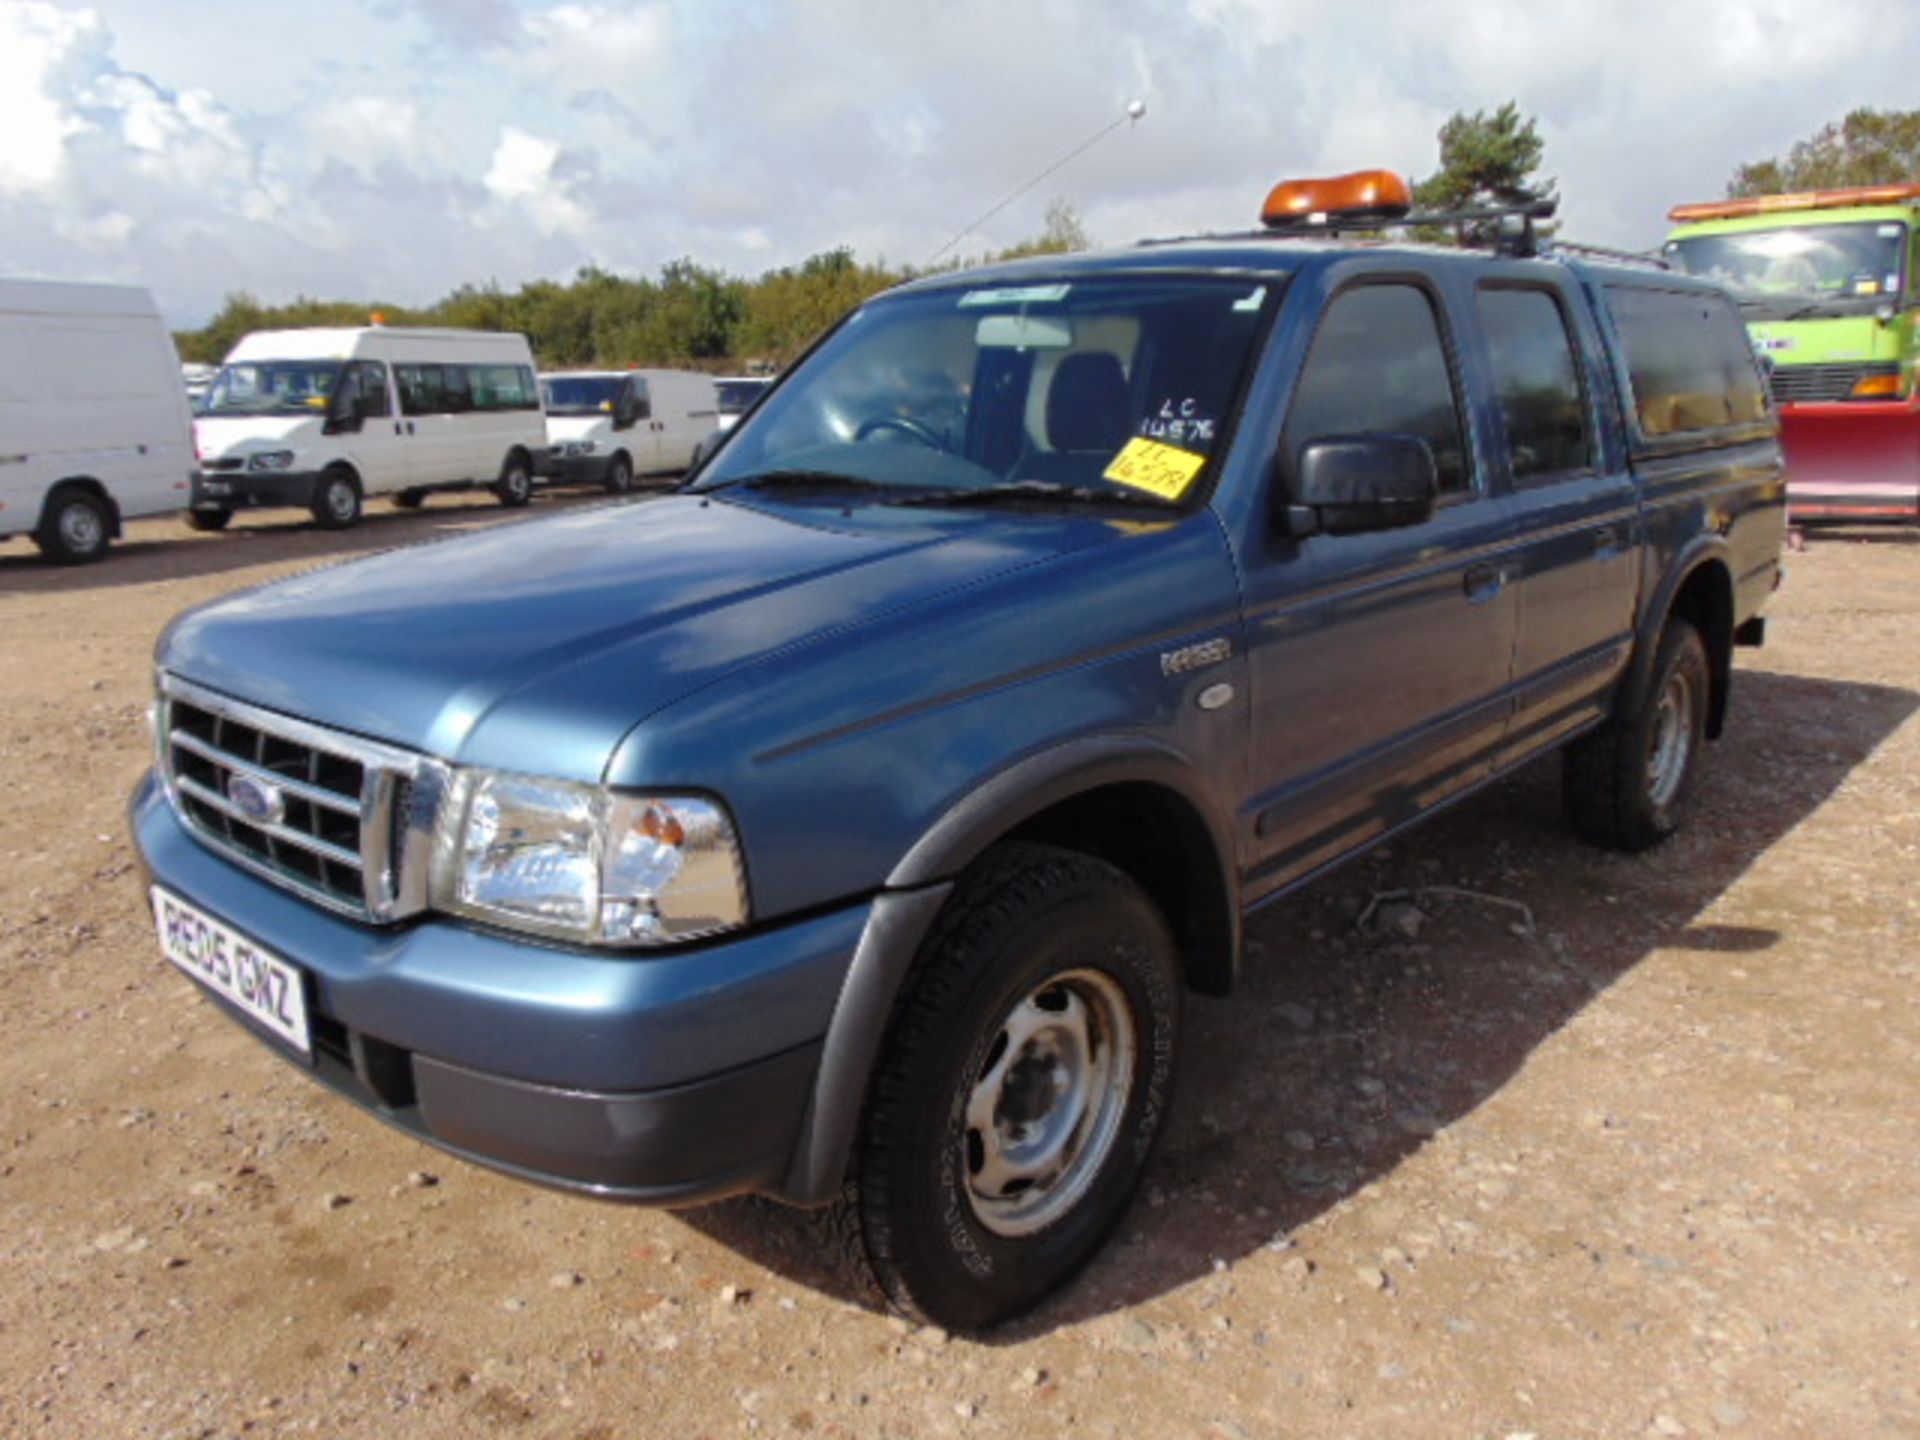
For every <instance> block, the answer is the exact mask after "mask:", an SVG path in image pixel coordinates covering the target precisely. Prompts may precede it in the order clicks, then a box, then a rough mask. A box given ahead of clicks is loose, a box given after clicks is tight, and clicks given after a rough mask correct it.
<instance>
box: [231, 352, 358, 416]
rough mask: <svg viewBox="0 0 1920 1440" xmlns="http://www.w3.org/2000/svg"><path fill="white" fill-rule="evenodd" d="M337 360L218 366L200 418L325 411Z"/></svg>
mask: <svg viewBox="0 0 1920 1440" xmlns="http://www.w3.org/2000/svg"><path fill="white" fill-rule="evenodd" d="M341 364H342V362H341V361H339V360H247V361H242V362H240V363H238V364H234V365H226V366H223V367H221V370H220V373H219V374H218V375H217V376H215V377H214V381H213V385H212V387H211V388H210V389H209V390H208V391H207V397H206V399H205V401H204V402H202V408H201V411H200V413H201V414H203V415H310V414H313V413H314V412H315V411H323V410H325V409H326V408H327V399H328V397H329V396H331V395H332V394H333V387H334V383H335V382H336V381H338V380H339V378H340V367H341Z"/></svg>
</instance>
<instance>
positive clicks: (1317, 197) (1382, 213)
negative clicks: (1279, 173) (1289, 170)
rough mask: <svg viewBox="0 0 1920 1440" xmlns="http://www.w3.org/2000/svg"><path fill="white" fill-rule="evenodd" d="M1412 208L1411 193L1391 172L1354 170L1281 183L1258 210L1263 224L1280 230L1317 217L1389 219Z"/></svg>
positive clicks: (1403, 180)
mask: <svg viewBox="0 0 1920 1440" xmlns="http://www.w3.org/2000/svg"><path fill="white" fill-rule="evenodd" d="M1411 209H1413V191H1412V189H1411V188H1410V187H1409V186H1408V185H1407V182H1406V179H1405V177H1403V176H1400V175H1396V174H1394V173H1393V171H1391V170H1356V171H1354V172H1353V173H1352V174H1351V175H1334V176H1331V177H1328V178H1326V179H1320V180H1282V181H1281V182H1280V183H1279V184H1278V185H1276V186H1274V187H1273V190H1272V191H1271V192H1270V193H1269V194H1268V196H1267V203H1266V206H1265V207H1264V208H1263V209H1262V210H1261V211H1260V222H1261V224H1263V225H1269V226H1273V227H1275V228H1279V227H1281V226H1286V225H1298V224H1300V223H1302V222H1303V221H1311V220H1314V219H1316V218H1318V217H1322V216H1324V217H1327V218H1332V217H1335V216H1340V215H1346V216H1352V217H1354V218H1356V219H1358V218H1361V217H1365V218H1368V219H1392V218H1394V217H1396V216H1400V215H1405V214H1406V213H1407V212H1408V211H1409V210H1411Z"/></svg>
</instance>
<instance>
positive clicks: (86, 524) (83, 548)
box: [60, 504, 107, 555]
mask: <svg viewBox="0 0 1920 1440" xmlns="http://www.w3.org/2000/svg"><path fill="white" fill-rule="evenodd" d="M106 533H107V532H106V527H105V526H104V525H102V524H101V523H100V517H99V515H97V514H96V513H94V509H93V507H92V506H91V505H80V504H74V505H69V506H67V507H66V508H65V509H64V510H62V511H61V512H60V538H61V540H63V541H64V542H66V546H67V548H68V549H69V550H73V551H76V552H78V553H79V554H82V555H84V554H86V553H88V552H89V551H91V550H95V549H97V548H98V547H99V545H100V539H101V537H102V536H103V535H105V534H106Z"/></svg>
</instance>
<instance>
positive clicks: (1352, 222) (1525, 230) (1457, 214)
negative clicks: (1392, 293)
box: [1267, 200, 1560, 259]
mask: <svg viewBox="0 0 1920 1440" xmlns="http://www.w3.org/2000/svg"><path fill="white" fill-rule="evenodd" d="M1559 208H1560V202H1559V201H1558V200H1522V201H1517V202H1515V203H1514V204H1511V205H1485V206H1479V207H1476V208H1474V209H1471V210H1429V211H1425V212H1420V211H1408V212H1406V213H1404V214H1400V215H1391V214H1388V215H1339V214H1325V215H1303V216H1301V217H1300V218H1299V219H1297V220H1288V221H1285V222H1283V223H1276V222H1275V221H1272V220H1269V221H1268V231H1267V233H1268V234H1270V235H1273V236H1275V237H1276V238H1280V239H1289V238H1298V237H1300V236H1302V235H1339V234H1343V233H1347V232H1351V231H1356V230H1357V231H1362V232H1371V231H1380V230H1405V229H1412V228H1413V227H1415V226H1418V225H1476V224H1485V223H1487V222H1488V221H1492V222H1493V224H1494V226H1495V229H1494V233H1493V234H1492V235H1491V236H1490V237H1488V238H1487V240H1486V241H1485V242H1482V243H1485V244H1487V245H1489V246H1490V248H1491V249H1492V250H1493V251H1494V252H1495V253H1496V254H1499V255H1511V256H1514V257H1516V258H1519V259H1531V258H1532V257H1533V256H1535V255H1538V254H1539V253H1540V237H1539V235H1538V233H1537V232H1536V231H1535V230H1534V225H1533V222H1534V221H1536V220H1551V219H1552V218H1553V215H1554V212H1555V211H1556V210H1558V209H1559ZM1460 238H1461V240H1462V241H1463V242H1466V241H1467V236H1466V235H1465V233H1464V232H1462V234H1461V237H1460Z"/></svg>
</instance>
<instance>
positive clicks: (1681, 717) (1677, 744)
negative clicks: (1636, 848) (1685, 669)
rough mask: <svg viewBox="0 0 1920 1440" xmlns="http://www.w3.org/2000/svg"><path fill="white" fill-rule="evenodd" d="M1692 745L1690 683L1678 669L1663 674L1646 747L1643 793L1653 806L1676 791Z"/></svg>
mask: <svg viewBox="0 0 1920 1440" xmlns="http://www.w3.org/2000/svg"><path fill="white" fill-rule="evenodd" d="M1692 749H1693V687H1692V686H1691V685H1690V684H1688V683H1687V677H1686V676H1685V675H1683V674H1682V673H1681V672H1679V671H1678V670H1676V671H1674V673H1673V674H1671V675H1669V676H1668V677H1667V683H1666V685H1665V686H1664V687H1662V689H1661V691H1660V704H1659V707H1658V708H1657V709H1656V710H1655V711H1654V715H1653V738H1652V741H1651V742H1650V745H1649V748H1648V751H1647V793H1648V796H1649V797H1650V798H1651V799H1652V801H1653V803H1654V805H1655V806H1658V807H1664V806H1667V805H1669V804H1671V803H1672V802H1673V798H1674V796H1676V795H1678V794H1679V793H1680V783H1681V782H1682V781H1683V780H1685V779H1686V775H1687V759H1688V756H1689V753H1690V752H1691V751H1692Z"/></svg>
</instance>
